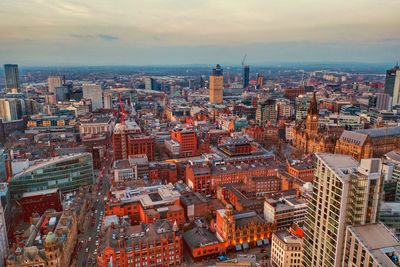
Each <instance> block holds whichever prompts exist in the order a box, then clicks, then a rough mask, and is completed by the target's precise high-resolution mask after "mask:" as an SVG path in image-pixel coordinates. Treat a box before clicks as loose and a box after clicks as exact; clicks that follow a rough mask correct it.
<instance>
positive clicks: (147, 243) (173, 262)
mask: <svg viewBox="0 0 400 267" xmlns="http://www.w3.org/2000/svg"><path fill="white" fill-rule="evenodd" d="M174 228H175V227H174V226H173V224H171V223H170V222H168V221H164V220H161V221H158V222H156V223H152V224H141V225H136V226H128V227H123V228H116V229H113V228H111V227H110V228H108V229H107V231H106V233H105V234H104V235H103V237H102V240H101V242H100V248H99V254H98V255H97V266H99V267H108V266H110V264H112V266H119V267H131V266H160V267H161V266H179V265H180V264H181V263H182V255H183V243H182V237H181V236H180V235H179V234H177V233H176V232H175V231H176V230H178V229H174Z"/></svg>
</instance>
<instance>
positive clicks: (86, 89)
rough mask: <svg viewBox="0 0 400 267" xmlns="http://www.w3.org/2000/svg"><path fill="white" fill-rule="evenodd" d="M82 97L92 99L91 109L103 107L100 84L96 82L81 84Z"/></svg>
mask: <svg viewBox="0 0 400 267" xmlns="http://www.w3.org/2000/svg"><path fill="white" fill-rule="evenodd" d="M82 94H83V98H86V99H90V100H92V111H95V110H97V109H101V108H102V107H103V91H102V89H101V85H98V84H83V85H82Z"/></svg>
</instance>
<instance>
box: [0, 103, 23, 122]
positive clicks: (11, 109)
mask: <svg viewBox="0 0 400 267" xmlns="http://www.w3.org/2000/svg"><path fill="white" fill-rule="evenodd" d="M23 115H25V101H24V99H19V98H2V99H0V117H1V118H3V121H13V120H19V119H21V118H22V116H23Z"/></svg>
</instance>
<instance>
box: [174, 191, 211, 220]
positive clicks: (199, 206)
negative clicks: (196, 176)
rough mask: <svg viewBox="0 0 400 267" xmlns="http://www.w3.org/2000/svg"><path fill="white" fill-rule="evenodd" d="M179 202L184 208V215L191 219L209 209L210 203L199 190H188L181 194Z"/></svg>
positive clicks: (202, 214)
mask: <svg viewBox="0 0 400 267" xmlns="http://www.w3.org/2000/svg"><path fill="white" fill-rule="evenodd" d="M180 200H181V204H182V206H183V208H184V209H185V217H186V218H188V219H189V220H192V219H194V218H196V217H201V216H204V214H206V213H207V212H208V211H209V208H210V205H209V203H208V200H207V198H205V197H204V196H202V195H201V194H200V193H199V192H188V193H186V194H183V195H181V198H180Z"/></svg>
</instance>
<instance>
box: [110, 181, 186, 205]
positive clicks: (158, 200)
mask: <svg viewBox="0 0 400 267" xmlns="http://www.w3.org/2000/svg"><path fill="white" fill-rule="evenodd" d="M180 196H181V194H180V193H179V192H178V190H176V188H175V187H174V186H173V185H172V184H167V185H155V186H149V187H139V188H136V189H130V188H128V189H124V190H114V191H111V200H110V205H111V206H113V205H119V204H120V203H131V202H141V204H142V206H143V208H144V209H147V208H152V207H154V206H162V205H168V204H172V203H174V202H175V201H176V200H178V199H179V197H180Z"/></svg>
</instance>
